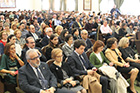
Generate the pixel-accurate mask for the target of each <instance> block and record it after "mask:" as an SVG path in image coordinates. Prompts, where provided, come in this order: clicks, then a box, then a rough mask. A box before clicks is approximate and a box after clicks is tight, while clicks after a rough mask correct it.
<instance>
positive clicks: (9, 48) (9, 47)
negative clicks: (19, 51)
mask: <svg viewBox="0 0 140 93" xmlns="http://www.w3.org/2000/svg"><path fill="white" fill-rule="evenodd" d="M14 53H16V49H15V44H14V43H12V42H9V43H6V45H5V47H4V54H5V55H7V56H10V55H13V54H14Z"/></svg>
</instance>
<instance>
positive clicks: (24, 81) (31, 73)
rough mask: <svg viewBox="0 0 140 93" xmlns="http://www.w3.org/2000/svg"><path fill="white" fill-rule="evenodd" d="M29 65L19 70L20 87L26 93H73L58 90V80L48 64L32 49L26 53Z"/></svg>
mask: <svg viewBox="0 0 140 93" xmlns="http://www.w3.org/2000/svg"><path fill="white" fill-rule="evenodd" d="M26 59H27V62H28V63H29V64H26V65H24V66H23V67H21V68H20V69H19V77H18V81H19V86H20V88H21V89H22V90H23V91H24V92H26V93H71V92H69V91H68V90H63V89H58V88H57V89H56V87H57V80H56V78H55V76H54V75H53V74H52V72H51V71H50V69H49V67H48V65H47V64H46V63H42V62H40V59H39V55H38V51H36V50H35V49H30V50H28V51H27V53H26Z"/></svg>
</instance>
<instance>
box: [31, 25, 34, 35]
mask: <svg viewBox="0 0 140 93" xmlns="http://www.w3.org/2000/svg"><path fill="white" fill-rule="evenodd" d="M30 32H31V33H35V27H34V26H33V25H30Z"/></svg>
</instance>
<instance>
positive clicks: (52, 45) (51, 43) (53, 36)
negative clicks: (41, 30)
mask: <svg viewBox="0 0 140 93" xmlns="http://www.w3.org/2000/svg"><path fill="white" fill-rule="evenodd" d="M55 37H58V36H57V35H55V34H52V35H51V36H50V42H49V46H51V47H58V46H59V42H58V44H57V45H56V46H54V44H53V42H51V40H53V39H54V38H55Z"/></svg>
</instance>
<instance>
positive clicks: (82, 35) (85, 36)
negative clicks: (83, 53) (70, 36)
mask: <svg viewBox="0 0 140 93" xmlns="http://www.w3.org/2000/svg"><path fill="white" fill-rule="evenodd" d="M81 37H82V39H84V40H86V39H87V38H88V32H87V30H82V31H81Z"/></svg>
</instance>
